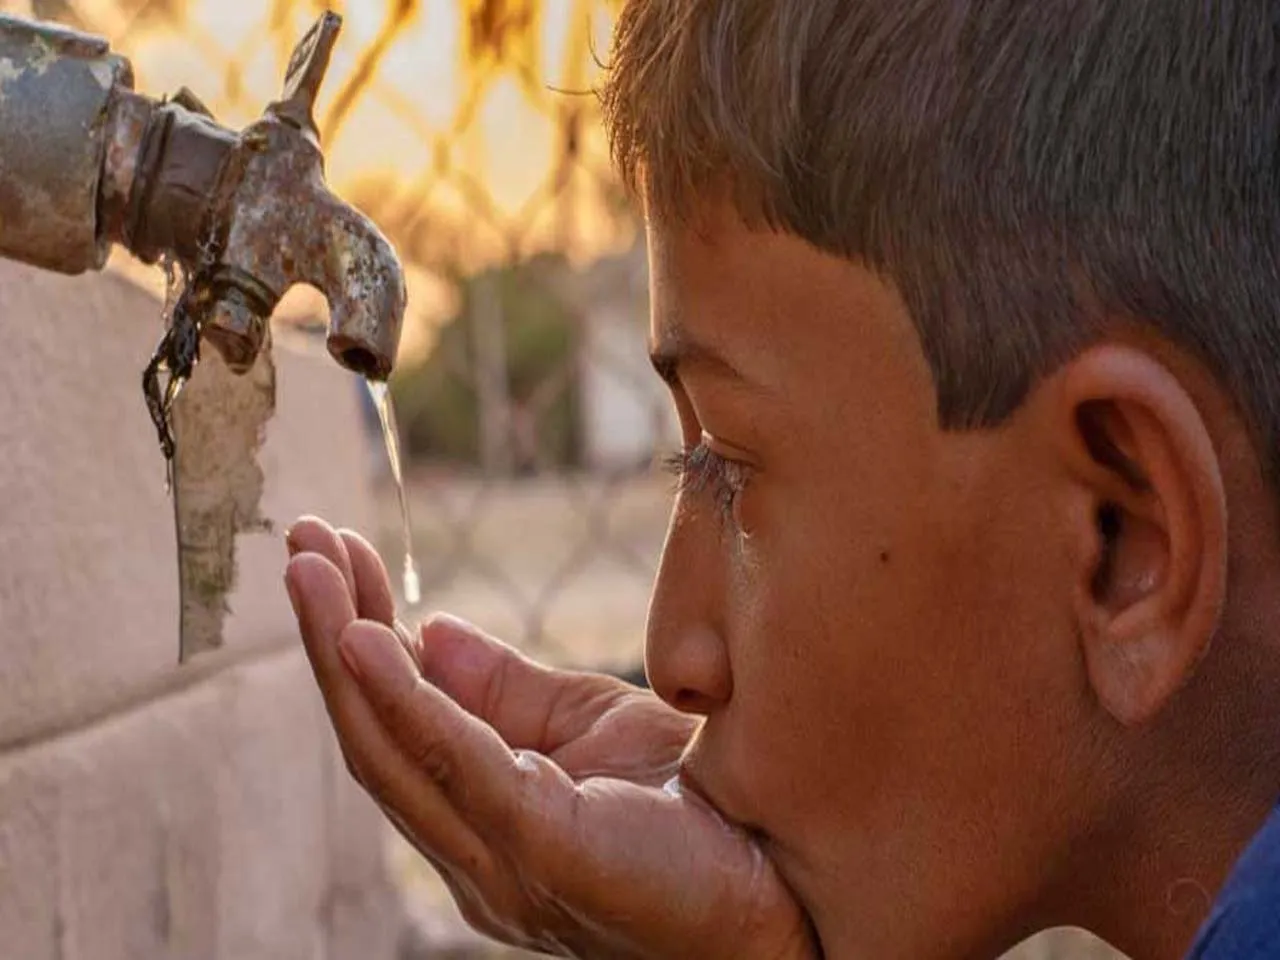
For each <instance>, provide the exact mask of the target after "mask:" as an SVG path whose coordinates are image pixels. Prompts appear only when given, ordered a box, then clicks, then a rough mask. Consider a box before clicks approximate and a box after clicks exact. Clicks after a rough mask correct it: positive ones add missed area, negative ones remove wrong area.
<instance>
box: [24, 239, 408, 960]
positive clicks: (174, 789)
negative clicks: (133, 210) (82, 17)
mask: <svg viewBox="0 0 1280 960" xmlns="http://www.w3.org/2000/svg"><path fill="white" fill-rule="evenodd" d="M159 333H160V307H159V304H158V303H157V302H156V301H155V299H154V298H152V297H151V296H149V295H147V294H145V293H143V292H142V291H140V290H138V289H137V288H135V287H134V286H132V285H131V284H129V283H128V282H127V281H124V280H122V279H120V278H118V277H114V276H109V275H102V276H93V277H85V278H74V279H71V278H64V277H56V276H52V275H48V274H41V273H38V272H36V271H33V270H30V269H27V268H23V267H19V266H15V265H13V264H10V263H6V262H2V261H0V334H3V348H2V349H0V625H2V630H0V957H3V958H4V960H46V958H48V960H54V958H57V960H88V958H92V960H116V958H119V960H142V958H148V960H149V958H171V957H172V958H178V957H181V958H218V960H221V958H226V960H232V958H234V960H268V958H269V960H290V958H299V960H301V958H308V960H347V958H351V960H355V958H359V960H382V958H390V957H393V956H394V955H395V953H396V944H397V942H398V941H399V940H400V938H401V936H402V924H403V919H402V913H401V907H400V902H399V896H398V894H397V892H396V890H395V889H394V887H393V885H392V883H391V880H390V877H389V874H388V870H387V867H386V865H385V862H384V856H383V836H384V835H383V828H382V821H381V818H380V815H379V814H378V812H377V810H376V808H375V807H374V806H373V805H372V803H370V802H369V801H368V800H367V799H366V798H365V797H364V796H363V794H361V793H359V791H358V790H357V788H356V787H355V786H354V785H353V784H352V783H351V782H350V781H349V779H348V777H347V775H346V772H345V770H344V768H343V765H342V762H341V759H340V758H339V756H338V754H337V750H336V746H335V744H334V740H333V736H332V733H331V729H330V727H329V725H328V723H327V721H326V718H325V716H324V709H323V705H322V704H321V702H320V698H319V696H318V694H317V692H316V690H315V686H314V683H313V681H312V678H311V674H310V670H309V668H308V666H307V664H306V661H305V658H304V656H303V655H302V652H301V649H300V646H299V643H298V640H297V635H296V630H295V628H294V625H293V622H292V617H291V614H290V611H289V607H288V601H287V598H286V596H285V592H284V589H283V586H282V583H281V574H282V570H283V564H284V558H285V553H284V546H283V540H282V531H283V528H284V526H285V525H287V524H288V523H289V522H290V521H291V520H292V519H293V518H294V517H295V516H296V515H297V514H299V513H302V512H315V513H320V514H322V515H324V516H326V517H328V518H330V519H331V520H333V521H335V522H337V523H341V524H347V525H351V526H355V527H367V526H368V525H369V523H370V522H371V510H372V499H371V497H372V494H371V491H370V490H369V488H368V481H367V464H368V459H367V450H366V447H365V443H366V441H365V439H364V437H363V436H362V434H361V431H360V422H359V411H358V409H357V407H356V391H355V390H354V389H353V388H352V385H351V382H350V377H349V375H348V374H345V373H343V372H342V371H341V370H339V369H338V368H337V367H336V366H335V365H333V364H332V363H330V362H329V361H327V360H326V359H324V358H322V357H310V356H301V355H297V354H291V353H289V352H287V351H285V350H277V351H276V360H277V365H278V396H277V413H276V416H275V418H274V420H273V421H272V422H271V424H270V426H269V427H268V434H267V442H266V445H265V447H264V450H263V455H262V464H263V467H264V470H265V473H266V491H265V495H264V501H263V508H264V511H265V512H266V514H267V515H268V516H269V517H270V518H272V519H273V520H274V521H275V522H276V524H277V530H276V532H275V533H274V534H270V535H266V534H263V535H254V536H249V537H243V538H241V540H240V577H239V579H240V585H239V588H238V590H237V592H236V593H235V594H233V595H232V597H231V601H230V602H231V607H232V614H231V616H230V617H229V618H228V621H227V630H226V645H225V647H224V648H223V649H222V650H219V651H217V652H215V653H213V654H208V655H204V656H201V657H200V658H198V659H196V660H195V661H193V662H192V663H190V664H188V665H187V666H184V667H181V668H179V667H178V666H177V665H176V659H177V622H178V599H177V569H176V563H175V545H174V536H173V520H172V510H171V507H170V504H169V501H168V500H167V498H166V495H165V492H164V483H163V479H164V470H163V463H162V460H161V458H160V455H159V451H158V448H157V447H156V444H155V439H154V433H153V431H152V428H151V425H150V422H149V420H148V418H147V414H146V410H145V408H144V406H143V402H142V396H141V392H140V388H139V382H140V374H141V370H142V367H143V365H144V364H145V362H146V360H147V358H148V357H149V356H150V353H151V350H152V347H153V346H154V343H155V341H156V339H157V338H158V336H159Z"/></svg>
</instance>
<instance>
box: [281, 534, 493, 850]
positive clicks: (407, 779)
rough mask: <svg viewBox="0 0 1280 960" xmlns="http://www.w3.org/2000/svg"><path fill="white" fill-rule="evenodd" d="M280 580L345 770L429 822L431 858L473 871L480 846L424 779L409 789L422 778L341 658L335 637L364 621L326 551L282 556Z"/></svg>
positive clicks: (416, 819)
mask: <svg viewBox="0 0 1280 960" xmlns="http://www.w3.org/2000/svg"><path fill="white" fill-rule="evenodd" d="M285 581H286V584H287V586H288V590H289V597H290V600H291V601H292V603H293V606H294V611H295V613H296V616H297V618H298V625H299V627H300V629H301V633H302V640H303V645H304V647H305V649H306V653H307V657H308V659H309V660H310V661H311V667H312V670H313V672H314V673H315V676H316V681H317V683H318V684H319V686H320V691H321V694H322V695H323V698H324V701H325V707H326V709H327V710H328V713H329V717H330V720H331V721H332V723H333V728H334V732H335V733H336V734H337V737H338V742H339V744H340V745H341V747H342V752H343V756H344V757H345V758H346V760H347V763H348V765H349V766H350V767H351V771H352V774H353V775H354V776H355V777H356V779H357V780H358V781H359V782H360V783H361V784H362V785H363V786H364V787H365V788H366V789H367V790H369V791H370V792H371V793H373V794H374V795H375V797H376V798H377V799H378V800H379V801H381V802H382V803H384V804H387V805H390V806H392V807H394V808H395V809H396V810H397V811H398V812H399V814H400V816H401V817H403V818H404V819H406V820H407V821H409V822H412V823H415V824H417V823H423V822H429V823H431V824H432V825H433V833H432V836H431V841H432V842H431V849H432V850H433V851H434V852H435V856H436V858H437V859H439V860H440V861H442V862H444V863H447V864H449V865H451V866H453V867H465V868H466V869H468V870H476V869H479V868H480V867H481V866H483V865H484V864H485V863H487V861H488V859H489V857H488V854H487V851H486V850H485V848H484V845H483V844H482V843H481V842H480V841H479V839H478V838H477V837H476V836H475V834H474V833H473V832H472V831H471V830H470V829H469V828H468V827H467V825H466V823H465V822H464V821H463V820H462V818H461V817H459V816H458V815H457V814H456V813H455V812H454V811H453V810H452V809H451V808H450V806H449V804H448V803H447V802H446V801H445V800H444V799H443V798H442V797H441V796H440V795H439V793H438V792H437V791H435V790H433V789H430V785H429V784H427V789H425V790H422V789H415V787H421V786H422V784H423V782H424V779H425V778H423V777H422V776H421V774H419V773H418V772H417V771H416V770H415V769H414V768H413V767H412V765H411V763H410V761H409V759H408V758H407V757H406V756H405V755H404V754H403V753H402V752H401V751H400V750H399V748H398V747H397V746H396V743H395V741H394V739H393V738H392V737H391V735H390V734H389V733H388V731H386V730H385V729H384V728H383V726H382V724H381V723H380V722H379V720H378V718H377V716H375V714H374V713H373V711H372V709H371V708H370V706H369V703H368V702H367V700H366V699H365V698H364V696H363V695H362V694H361V692H360V689H359V687H358V686H357V684H356V683H355V681H354V679H353V677H352V676H351V673H350V671H349V670H348V668H347V667H346V666H345V664H344V663H343V662H342V657H341V655H340V654H339V652H338V638H339V636H341V634H342V633H343V631H344V630H348V629H350V628H351V627H352V626H353V625H354V624H358V623H368V622H367V621H358V620H356V619H355V607H354V605H353V604H352V601H351V596H350V594H349V592H348V590H347V589H346V583H345V581H344V580H343V578H342V575H341V573H340V572H339V571H338V568H337V567H336V566H335V565H334V564H333V563H332V562H331V561H329V559H328V558H327V557H324V556H321V555H319V554H315V553H301V554H299V555H298V556H296V557H294V558H293V559H292V560H290V561H289V566H288V567H287V569H286V571H285ZM369 626H373V624H369ZM382 629H385V628H382Z"/></svg>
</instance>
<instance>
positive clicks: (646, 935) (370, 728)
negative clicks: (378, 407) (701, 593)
mask: <svg viewBox="0 0 1280 960" xmlns="http://www.w3.org/2000/svg"><path fill="white" fill-rule="evenodd" d="M290 539H291V547H292V549H293V550H294V552H295V553H300V552H310V553H313V554H319V556H295V558H294V561H293V562H292V563H291V565H290V566H291V577H290V583H291V591H292V592H291V596H293V597H294V600H295V609H296V610H297V611H298V614H299V621H300V625H301V627H302V633H303V637H304V640H305V641H306V643H307V650H308V654H309V656H310V657H311V660H312V664H313V667H314V668H315V670H316V676H317V679H318V681H319V683H320V686H321V689H322V690H323V692H324V694H325V699H326V704H327V705H328V707H329V711H330V716H331V717H332V719H333V722H334V727H335V730H336V731H337V732H338V736H339V740H340V742H341V743H342V745H343V749H344V752H345V753H346V755H347V758H348V762H349V764H350V766H351V768H352V771H353V773H355V774H356V776H357V777H358V778H359V779H360V781H361V783H362V784H363V785H364V786H365V787H366V789H368V790H369V792H370V793H371V794H373V795H374V796H375V798H376V799H377V800H378V801H379V802H380V804H381V805H382V807H383V809H384V810H385V811H386V812H387V814H388V815H389V817H390V818H391V819H392V820H393V821H394V822H395V823H396V824H397V826H398V827H399V828H400V829H401V831H402V832H404V833H405V834H406V836H407V837H408V838H409V839H410V840H411V841H412V842H413V843H414V844H415V845H416V846H417V847H418V849H419V850H421V851H422V852H423V854H424V855H425V856H427V857H429V858H430V859H431V860H432V862H433V863H435V864H436V865H437V867H438V868H439V869H440V871H441V874H442V875H443V876H444V878H445V879H446V881H447V882H448V883H449V885H450V887H451V889H452V890H453V892H454V896H455V899H456V900H457V901H458V903H459V905H460V906H461V907H462V909H463V912H464V914H465V915H466V916H467V919H468V920H470V921H471V922H472V924H473V925H475V926H476V927H478V928H480V929H482V930H484V931H485V932H488V933H490V934H491V935H493V936H495V937H497V938H499V939H503V940H507V941H509V942H516V943H520V944H524V945H527V946H535V947H539V948H541V949H544V950H547V951H548V952H553V953H559V954H565V953H567V954H568V955H571V956H610V957H620V958H621V957H633V958H658V957H673V956H676V957H678V956H700V957H705V958H708V960H717V958H728V957H735V958H748V957H770V958H784V957H785V958H788V960H808V958H810V957H813V956H814V955H815V950H814V948H813V944H812V940H811V937H810V932H809V928H808V926H807V922H806V918H805V914H804V912H803V910H802V909H801V908H800V907H799V905H798V904H797V903H796V901H795V900H794V899H793V898H792V896H791V895H790V893H789V892H788V890H787V888H786V886H785V885H784V884H783V882H782V880H781V878H780V877H779V875H778V874H777V872H776V871H775V869H774V867H773V864H772V863H771V861H770V860H769V859H768V858H767V857H766V856H765V855H764V853H763V852H762V850H761V849H760V847H759V846H758V845H757V844H756V843H755V842H754V841H753V840H752V839H751V838H750V837H749V836H748V835H747V834H746V833H745V832H744V831H742V830H739V829H737V828H735V827H734V826H732V825H731V824H728V823H726V822H725V820H724V819H722V818H721V817H720V815H719V814H718V813H717V811H716V810H715V809H713V808H712V807H711V806H710V805H708V804H707V803H706V802H704V801H703V800H702V799H701V798H700V797H698V796H695V795H689V794H685V793H682V792H681V791H679V790H667V789H663V786H664V785H665V784H666V783H667V782H668V781H670V779H671V778H672V777H673V776H674V774H675V773H676V771H677V769H678V761H679V759H680V757H681V755H682V753H683V751H684V749H685V747H686V746H687V744H688V742H689V739H690V737H691V736H692V735H693V733H694V731H695V730H696V727H697V722H696V721H695V720H694V719H693V718H691V717H688V716H686V715H684V714H681V713H679V712H677V711H675V710H673V709H671V708H670V707H668V706H667V705H665V704H664V703H663V702H662V701H661V700H659V699H658V698H657V697H656V696H654V695H653V694H652V693H649V692H648V691H645V690H641V689H639V688H637V687H634V686H631V685H630V684H627V683H624V682H622V681H620V680H617V679H615V678H612V677H606V676H600V675H595V674H587V673H574V672H569V671H562V670H552V669H548V668H547V667H544V666H542V665H540V664H537V663H534V662H533V661H531V660H528V659H527V658H525V657H523V656H522V655H520V654H519V653H518V652H516V651H514V650H512V649H511V648H510V647H507V646H505V645H504V644H501V643H499V642H498V641H496V640H494V639H492V638H490V637H487V636H485V635H484V634H482V633H480V632H479V631H477V630H476V629H475V628H474V627H471V626H469V625H466V624H462V623H459V622H457V621H453V620H448V619H435V620H432V621H429V622H427V623H426V624H424V625H423V627H422V629H421V631H420V633H419V635H418V636H416V637H414V636H411V635H410V634H409V632H408V631H406V630H399V631H397V632H398V633H399V634H400V643H397V642H396V640H395V639H394V634H393V632H392V631H391V630H388V629H387V627H388V626H392V625H394V623H395V622H394V606H393V603H392V599H391V594H390V588H389V583H388V580H387V576H386V571H385V569H384V568H383V567H382V564H381V562H380V561H379V560H378V558H377V556H376V554H374V553H373V551H372V549H371V548H370V547H369V546H368V545H367V544H366V543H364V542H363V541H361V540H359V538H356V537H354V535H347V534H344V535H342V537H338V536H336V535H335V534H334V533H333V531H332V530H331V529H329V528H328V527H327V526H324V525H322V524H320V523H319V522H315V521H308V522H307V523H306V524H305V525H299V526H298V527H296V528H295V530H294V532H293V533H292V534H291V538H290ZM335 567H336V568H337V569H336V570H335V569H334V568H335ZM344 580H345V584H344ZM339 647H342V648H343V649H344V650H345V651H347V656H348V657H355V658H356V663H357V666H352V667H350V669H345V668H344V667H343V666H342V664H341V663H339V662H338V651H339ZM353 651H354V652H353ZM351 663H352V661H351V660H348V665H349V666H350V664H351ZM356 677H358V682H356V680H355V678H356ZM423 681H426V682H425V683H424V682H423Z"/></svg>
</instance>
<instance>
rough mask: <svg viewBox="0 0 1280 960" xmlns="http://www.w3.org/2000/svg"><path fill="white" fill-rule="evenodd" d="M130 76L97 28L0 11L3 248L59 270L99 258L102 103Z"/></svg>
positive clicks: (97, 262)
mask: <svg viewBox="0 0 1280 960" xmlns="http://www.w3.org/2000/svg"><path fill="white" fill-rule="evenodd" d="M131 83H132V72H131V71H130V69H129V66H128V62H127V61H126V60H125V59H124V58H122V57H119V56H116V55H114V54H112V53H110V52H109V50H108V48H107V44H106V42H105V41H103V40H102V39H101V38H99V37H93V36H89V35H87V34H82V33H79V32H77V31H74V30H69V29H66V28H64V27H55V26H51V25H48V24H40V23H32V22H30V21H27V20H23V19H20V18H17V17H10V16H4V15H0V144H3V145H4V149H3V150H0V222H3V224H4V229H3V230H0V256H4V257H8V258H10V259H13V260H20V261H22V262H23V263H29V264H31V265H33V266H37V267H41V268H43V269H46V270H53V271H56V272H58V273H66V274H77V273H82V272H84V271H86V270H96V269H100V268H101V267H102V266H103V264H105V262H106V257H107V252H108V250H109V246H110V244H109V242H108V241H107V239H106V238H105V237H104V236H103V235H102V234H101V232H100V231H99V230H98V226H97V217H96V207H97V197H98V181H99V176H100V173H101V170H102V164H103V154H104V141H105V131H106V126H107V114H108V105H109V104H110V102H111V99H112V94H113V92H114V91H115V90H116V89H117V88H120V87H128V86H129V85H130V84H131Z"/></svg>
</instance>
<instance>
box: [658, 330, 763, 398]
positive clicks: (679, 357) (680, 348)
mask: <svg viewBox="0 0 1280 960" xmlns="http://www.w3.org/2000/svg"><path fill="white" fill-rule="evenodd" d="M649 362H650V363H652V364H653V369H654V371H656V372H657V374H658V376H660V377H661V378H662V379H663V381H664V382H665V383H667V384H668V385H669V386H676V385H678V384H679V383H680V371H681V370H688V369H690V368H694V369H698V368H701V369H703V370H705V371H706V372H707V373H709V374H711V375H713V376H718V377H721V378H722V379H729V380H737V381H739V382H741V383H743V384H747V385H751V386H755V384H752V383H751V381H750V379H749V378H747V377H746V376H744V375H743V373H742V371H741V370H739V369H738V368H737V367H735V366H734V365H733V364H732V363H730V362H729V360H728V359H727V358H726V357H725V356H724V354H722V353H719V352H718V351H716V350H715V349H713V348H712V347H710V346H708V345H707V344H705V343H699V342H697V341H695V340H689V339H687V338H684V337H678V338H677V337H668V338H665V339H663V340H661V341H659V342H658V343H656V344H654V345H653V346H652V347H650V349H649Z"/></svg>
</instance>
